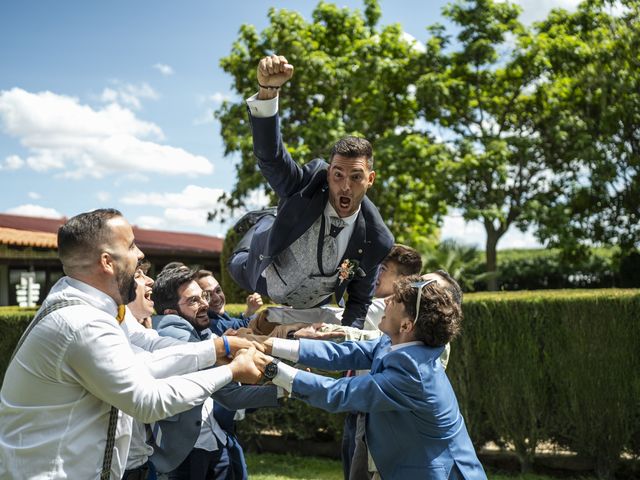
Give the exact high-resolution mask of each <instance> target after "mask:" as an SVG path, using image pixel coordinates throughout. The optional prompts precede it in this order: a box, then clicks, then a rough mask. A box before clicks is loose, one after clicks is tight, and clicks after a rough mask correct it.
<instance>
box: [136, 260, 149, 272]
mask: <svg viewBox="0 0 640 480" xmlns="http://www.w3.org/2000/svg"><path fill="white" fill-rule="evenodd" d="M150 268H151V262H150V261H149V260H142V261H141V262H139V263H138V269H140V270H142V273H144V274H145V275H147V274H148V273H149V269H150Z"/></svg>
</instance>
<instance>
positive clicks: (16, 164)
mask: <svg viewBox="0 0 640 480" xmlns="http://www.w3.org/2000/svg"><path fill="white" fill-rule="evenodd" d="M24 163H25V162H24V160H23V159H21V158H20V157H19V156H18V155H9V156H8V157H7V158H5V159H4V165H0V170H2V169H6V170H18V169H20V168H22V167H23V166H24Z"/></svg>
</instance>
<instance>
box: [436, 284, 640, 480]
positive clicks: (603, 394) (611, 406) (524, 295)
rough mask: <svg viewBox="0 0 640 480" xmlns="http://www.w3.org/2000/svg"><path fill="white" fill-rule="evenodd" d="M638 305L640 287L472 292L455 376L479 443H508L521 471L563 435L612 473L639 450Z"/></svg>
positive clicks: (456, 350)
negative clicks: (625, 455)
mask: <svg viewBox="0 0 640 480" xmlns="http://www.w3.org/2000/svg"><path fill="white" fill-rule="evenodd" d="M638 312H640V292H639V291H637V290H615V289H609V290H572V291H567V290H565V291H538V292H514V293H497V294H490V293H479V294H475V295H468V296H467V298H466V299H465V304H464V313H465V323H464V334H463V336H462V337H461V338H460V339H459V340H458V341H456V342H455V343H454V344H453V345H452V354H451V361H450V363H449V365H450V368H449V372H448V374H449V376H450V378H451V380H452V383H453V385H454V388H455V390H456V392H457V393H458V398H459V400H460V404H461V407H462V410H463V412H464V414H465V417H466V419H467V423H468V426H469V429H470V431H471V435H472V438H473V440H474V441H475V442H477V443H481V442H483V441H485V440H494V441H498V442H503V441H506V442H510V443H511V444H513V445H514V447H515V449H516V451H517V453H518V455H519V457H520V460H521V465H522V467H523V470H527V469H528V467H529V466H530V464H531V459H532V455H533V453H534V451H535V448H536V447H537V446H538V445H539V444H540V442H541V441H549V440H551V441H555V442H558V443H560V444H562V445H564V446H566V447H568V448H570V449H571V450H573V451H575V452H577V453H579V454H581V455H584V456H586V457H589V458H592V459H593V460H594V462H595V464H596V468H597V473H598V475H599V476H600V477H601V478H609V477H610V476H611V475H612V474H613V471H614V469H615V466H616V464H617V462H618V459H619V457H620V454H621V453H622V452H623V451H624V450H627V451H633V453H635V454H636V455H638V454H639V453H640V451H638V445H637V443H635V445H634V442H633V439H634V438H636V437H637V435H638V432H639V431H640V423H639V422H638V418H640V401H639V399H640V324H639V322H638Z"/></svg>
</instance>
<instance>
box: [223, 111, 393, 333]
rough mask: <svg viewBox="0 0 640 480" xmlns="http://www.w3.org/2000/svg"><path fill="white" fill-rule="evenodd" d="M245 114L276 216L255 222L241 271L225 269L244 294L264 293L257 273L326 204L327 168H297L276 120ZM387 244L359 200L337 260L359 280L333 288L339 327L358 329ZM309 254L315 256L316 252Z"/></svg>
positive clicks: (382, 228)
mask: <svg viewBox="0 0 640 480" xmlns="http://www.w3.org/2000/svg"><path fill="white" fill-rule="evenodd" d="M249 116H250V120H251V126H252V130H253V150H254V153H255V155H256V157H257V159H258V166H259V168H260V171H261V172H262V174H263V175H264V177H265V179H266V180H267V182H269V185H271V188H273V190H274V191H275V192H276V194H277V195H278V197H279V203H278V215H277V217H276V218H275V220H273V221H264V220H263V221H261V222H259V224H258V225H259V228H257V229H256V232H255V235H254V236H253V239H252V242H251V246H250V249H249V253H248V255H247V256H246V260H243V262H242V263H243V265H242V268H243V270H242V271H240V269H235V268H233V267H232V266H231V265H230V273H232V276H233V277H234V278H235V279H236V281H237V282H238V283H240V285H241V286H242V287H243V288H245V289H246V290H249V291H257V292H259V293H261V294H263V295H268V292H267V291H261V290H264V289H263V288H260V287H261V283H262V282H259V280H260V275H261V273H262V272H263V271H264V269H265V268H267V266H268V265H269V264H271V262H272V261H273V259H274V258H275V257H276V256H277V255H278V254H280V253H281V252H282V251H283V250H285V249H286V248H288V247H289V245H291V244H292V243H293V242H294V241H295V240H297V239H298V238H300V236H301V235H302V234H303V233H304V232H306V231H307V230H308V229H309V228H310V227H311V226H312V225H313V223H314V222H315V221H316V220H317V219H318V218H319V217H320V215H322V214H323V212H324V208H325V206H326V204H327V202H328V200H329V185H328V183H327V169H328V164H327V163H326V162H324V161H323V160H320V159H316V160H313V161H311V162H309V163H307V164H306V165H304V166H303V167H300V166H299V165H298V164H297V163H296V162H295V161H294V160H293V159H292V158H291V155H289V152H287V149H286V148H285V146H284V143H283V142H282V137H281V135H280V121H279V117H278V116H277V115H275V116H273V117H268V118H255V117H251V115H249ZM392 246H393V235H391V232H390V231H389V229H388V228H387V227H386V225H385V224H384V222H383V221H382V218H381V217H380V213H379V212H378V209H377V208H376V206H375V205H374V204H373V203H372V202H371V201H370V200H369V199H368V198H367V197H365V198H364V199H363V201H362V204H361V208H360V214H359V215H358V217H357V220H356V226H355V229H354V231H353V234H352V235H351V239H350V240H349V244H348V245H347V250H346V252H345V254H344V256H343V257H342V260H344V259H349V260H356V261H358V262H359V266H360V268H361V269H362V272H363V273H364V276H359V275H354V277H353V278H351V279H350V280H346V281H344V282H342V283H340V282H336V288H335V297H336V300H337V301H338V303H339V302H340V300H341V299H342V297H343V296H344V294H345V293H348V295H349V297H348V300H347V303H346V308H345V312H344V315H343V317H342V323H343V324H344V325H353V326H356V327H359V328H362V325H363V324H364V319H365V317H366V315H367V309H368V308H369V305H370V304H371V299H372V297H373V293H374V290H375V280H376V276H377V271H378V266H379V264H380V262H382V260H383V259H384V258H385V257H386V256H387V254H388V253H389V251H390V250H391V247H392ZM311 253H312V255H313V256H314V258H315V254H316V252H311ZM342 260H341V261H342ZM231 262H232V263H233V258H232V260H231Z"/></svg>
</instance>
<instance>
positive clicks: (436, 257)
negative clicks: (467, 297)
mask: <svg viewBox="0 0 640 480" xmlns="http://www.w3.org/2000/svg"><path fill="white" fill-rule="evenodd" d="M481 261H482V258H481V256H480V254H479V252H478V250H477V249H476V247H474V246H473V245H464V244H461V243H458V242H456V241H454V240H444V241H442V242H440V243H439V244H438V246H437V247H436V248H435V249H433V250H431V251H430V252H429V253H427V254H426V255H424V256H423V258H422V263H423V265H424V267H423V270H424V271H425V272H431V271H434V270H440V269H442V270H446V271H447V272H448V273H449V274H450V275H451V276H452V277H453V278H455V279H456V281H457V282H458V283H459V284H460V287H461V288H462V290H463V291H465V292H472V291H473V289H474V284H475V283H477V282H481V281H486V280H487V278H488V277H489V275H491V274H487V273H479V270H481V269H480V263H481Z"/></svg>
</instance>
